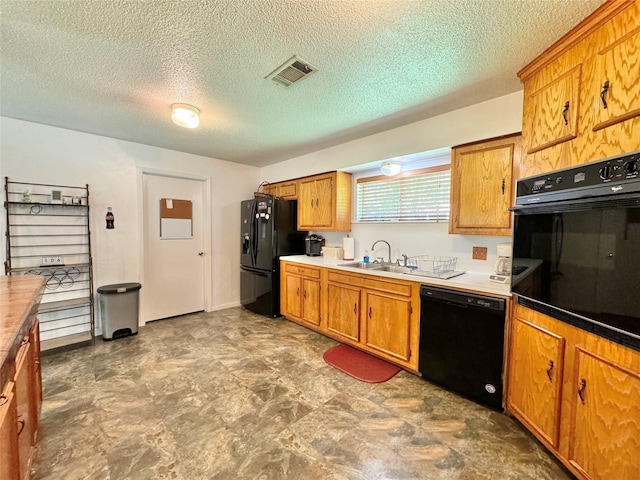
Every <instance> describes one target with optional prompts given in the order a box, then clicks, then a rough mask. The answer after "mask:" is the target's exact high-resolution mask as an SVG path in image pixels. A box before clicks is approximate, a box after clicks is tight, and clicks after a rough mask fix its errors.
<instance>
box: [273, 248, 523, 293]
mask: <svg viewBox="0 0 640 480" xmlns="http://www.w3.org/2000/svg"><path fill="white" fill-rule="evenodd" d="M280 260H284V261H287V262H295V263H303V264H306V265H313V266H316V267H329V268H335V269H337V270H344V271H347V272H352V273H362V274H364V275H375V276H378V277H389V278H396V279H398V280H405V281H410V282H415V283H420V284H423V285H432V286H437V287H444V288H447V287H448V288H453V289H457V290H467V291H472V292H479V293H486V294H489V295H499V296H501V297H510V296H511V290H510V287H511V285H510V284H509V283H507V284H503V283H496V282H492V281H491V280H489V275H490V273H487V272H466V273H463V274H462V275H459V276H457V277H454V278H451V279H449V280H444V279H440V278H431V277H420V276H417V275H408V274H406V273H392V272H383V271H380V270H365V269H363V268H354V267H347V266H341V265H340V264H344V263H353V260H330V259H327V258H324V257H308V256H306V255H291V256H287V257H280Z"/></svg>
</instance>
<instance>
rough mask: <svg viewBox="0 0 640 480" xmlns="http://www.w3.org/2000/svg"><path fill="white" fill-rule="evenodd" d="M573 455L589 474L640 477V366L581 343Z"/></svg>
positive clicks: (575, 386)
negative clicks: (623, 362)
mask: <svg viewBox="0 0 640 480" xmlns="http://www.w3.org/2000/svg"><path fill="white" fill-rule="evenodd" d="M575 354H576V357H577V359H576V363H577V365H576V370H577V376H576V378H575V379H574V382H573V401H572V402H571V403H572V409H571V427H570V431H571V433H572V435H571V437H570V439H569V461H570V462H571V465H573V466H574V467H575V468H576V469H577V470H579V471H580V472H581V473H582V474H583V475H584V477H585V478H590V479H603V480H604V479H614V478H615V479H620V480H622V479H629V480H632V479H638V478H640V372H639V371H632V370H631V369H629V368H624V367H621V366H619V365H616V364H615V363H614V362H613V361H611V360H608V359H606V358H602V357H599V356H598V355H595V354H593V353H591V352H589V351H587V350H584V349H582V348H581V347H577V348H576V351H575Z"/></svg>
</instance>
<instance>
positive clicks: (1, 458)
mask: <svg viewBox="0 0 640 480" xmlns="http://www.w3.org/2000/svg"><path fill="white" fill-rule="evenodd" d="M14 387H15V384H14V383H13V382H8V383H7V384H6V385H5V388H4V391H3V392H2V395H0V479H2V480H9V479H16V478H19V473H18V472H19V460H18V418H17V414H16V397H15V393H14Z"/></svg>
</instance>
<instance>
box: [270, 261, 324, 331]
mask: <svg viewBox="0 0 640 480" xmlns="http://www.w3.org/2000/svg"><path fill="white" fill-rule="evenodd" d="M281 271H282V278H281V292H282V293H281V301H280V303H281V309H282V313H283V314H284V315H285V316H287V317H289V318H292V319H294V320H298V321H302V322H305V323H309V324H311V325H314V326H319V325H320V269H319V268H313V267H308V266H297V265H293V264H288V263H287V264H285V265H284V267H283V268H282V269H281Z"/></svg>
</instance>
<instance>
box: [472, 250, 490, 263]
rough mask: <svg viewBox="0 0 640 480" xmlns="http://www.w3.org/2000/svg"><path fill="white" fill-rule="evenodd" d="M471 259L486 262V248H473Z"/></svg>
mask: <svg viewBox="0 0 640 480" xmlns="http://www.w3.org/2000/svg"><path fill="white" fill-rule="evenodd" d="M473 259H474V260H486V259H487V247H473Z"/></svg>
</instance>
